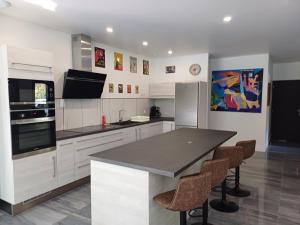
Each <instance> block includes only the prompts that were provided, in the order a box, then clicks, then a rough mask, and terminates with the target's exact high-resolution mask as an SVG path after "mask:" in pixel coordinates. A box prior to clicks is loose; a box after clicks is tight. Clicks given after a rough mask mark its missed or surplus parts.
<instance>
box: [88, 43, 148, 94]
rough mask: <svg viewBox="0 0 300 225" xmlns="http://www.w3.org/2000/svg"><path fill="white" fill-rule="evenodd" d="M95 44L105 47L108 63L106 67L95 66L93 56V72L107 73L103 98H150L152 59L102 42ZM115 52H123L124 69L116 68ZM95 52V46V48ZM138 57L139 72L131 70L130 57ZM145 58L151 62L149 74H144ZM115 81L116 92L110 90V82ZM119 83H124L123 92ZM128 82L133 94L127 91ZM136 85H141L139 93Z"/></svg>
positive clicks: (95, 44)
mask: <svg viewBox="0 0 300 225" xmlns="http://www.w3.org/2000/svg"><path fill="white" fill-rule="evenodd" d="M94 46H96V47H100V48H103V49H105V57H106V65H105V68H101V67H95V61H94V60H95V57H92V58H93V72H98V73H104V74H107V78H106V82H105V87H104V90H103V94H102V98H139V97H141V98H148V95H149V82H150V80H151V79H152V77H153V73H152V72H153V63H152V59H151V58H149V57H146V56H141V55H136V54H134V53H132V52H128V51H125V50H122V49H116V48H113V47H110V46H107V45H103V44H100V43H94ZM114 52H120V53H123V71H118V70H115V69H114ZM93 54H94V48H93ZM130 56H133V57H136V58H137V65H138V68H137V73H131V72H130V62H129V57H130ZM143 60H148V61H149V63H150V66H149V74H150V75H143ZM109 83H113V84H114V87H115V93H113V94H112V93H109V92H108V84H109ZM118 84H123V94H119V93H118ZM127 84H131V91H132V93H131V94H128V93H127V87H126V86H127ZM135 85H139V91H140V93H139V94H135Z"/></svg>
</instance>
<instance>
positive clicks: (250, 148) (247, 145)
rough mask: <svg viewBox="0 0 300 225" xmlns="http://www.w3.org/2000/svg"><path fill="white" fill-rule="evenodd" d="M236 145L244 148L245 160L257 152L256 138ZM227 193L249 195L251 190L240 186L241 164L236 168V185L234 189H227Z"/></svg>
mask: <svg viewBox="0 0 300 225" xmlns="http://www.w3.org/2000/svg"><path fill="white" fill-rule="evenodd" d="M236 146H240V147H242V148H243V150H242V151H243V160H246V159H249V158H251V157H252V156H253V155H254V153H255V146H256V140H249V141H240V142H238V143H236ZM227 194H229V195H231V196H236V197H248V196H250V194H251V193H250V191H248V190H243V189H241V188H240V166H238V167H236V168H235V186H234V188H233V189H231V190H229V191H227Z"/></svg>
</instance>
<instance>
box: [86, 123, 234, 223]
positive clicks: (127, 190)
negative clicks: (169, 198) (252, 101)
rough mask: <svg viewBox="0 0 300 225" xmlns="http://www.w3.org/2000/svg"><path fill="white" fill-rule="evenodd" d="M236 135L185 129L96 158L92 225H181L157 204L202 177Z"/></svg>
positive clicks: (113, 150)
mask: <svg viewBox="0 0 300 225" xmlns="http://www.w3.org/2000/svg"><path fill="white" fill-rule="evenodd" d="M234 135H236V132H231V131H216V130H207V129H192V128H182V129H178V130H175V131H172V132H168V133H165V134H161V135H158V136H154V137H151V138H147V139H144V140H141V141H138V142H135V143H131V144H127V145H124V146H121V147H117V148H114V149H111V150H108V151H104V152H100V153H97V154H94V155H92V161H91V201H92V225H119V224H120V225H121V224H122V225H175V224H179V213H176V212H171V211H168V210H165V209H162V208H160V207H158V206H157V205H156V204H155V203H154V202H153V201H152V198H153V197H154V196H155V195H157V194H158V193H161V192H164V191H167V190H170V189H173V188H175V186H176V183H177V180H178V179H179V178H180V176H182V175H185V174H190V173H194V172H198V171H199V170H200V167H201V163H202V162H203V161H204V160H206V159H209V158H211V157H212V153H213V150H214V149H215V148H216V147H218V146H220V145H221V144H223V143H224V142H225V141H227V140H228V139H230V138H231V137H233V136H234Z"/></svg>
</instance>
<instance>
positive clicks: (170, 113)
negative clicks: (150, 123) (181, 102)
mask: <svg viewBox="0 0 300 225" xmlns="http://www.w3.org/2000/svg"><path fill="white" fill-rule="evenodd" d="M153 105H155V106H158V107H160V112H161V116H162V117H175V99H155V100H152V101H151V106H153Z"/></svg>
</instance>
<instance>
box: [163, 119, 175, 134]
mask: <svg viewBox="0 0 300 225" xmlns="http://www.w3.org/2000/svg"><path fill="white" fill-rule="evenodd" d="M172 130H175V122H173V121H163V132H164V133H166V132H170V131H172Z"/></svg>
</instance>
